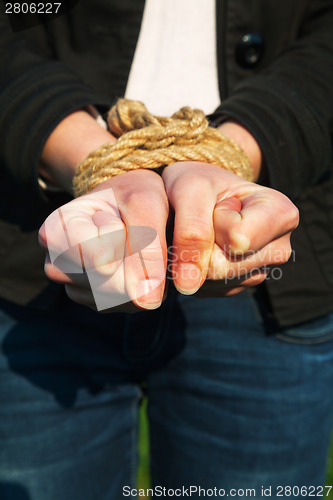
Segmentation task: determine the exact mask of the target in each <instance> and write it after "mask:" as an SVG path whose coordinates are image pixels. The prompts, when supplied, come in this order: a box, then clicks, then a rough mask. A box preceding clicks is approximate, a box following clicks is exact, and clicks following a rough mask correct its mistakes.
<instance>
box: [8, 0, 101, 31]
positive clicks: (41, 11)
mask: <svg viewBox="0 0 333 500" xmlns="http://www.w3.org/2000/svg"><path fill="white" fill-rule="evenodd" d="M78 3H79V0H58V1H55V0H52V1H48V0H19V1H15V0H10V1H8V0H2V2H0V7H1V14H2V13H3V12H4V13H5V14H6V15H7V16H8V20H9V23H10V26H11V29H12V31H13V32H17V31H23V30H26V29H29V28H33V27H34V26H38V25H39V24H45V23H47V22H49V21H52V20H53V19H56V18H57V17H61V16H63V15H66V14H68V12H69V11H70V10H71V9H73V7H75V6H76V5H77V4H78ZM92 3H93V2H92Z"/></svg>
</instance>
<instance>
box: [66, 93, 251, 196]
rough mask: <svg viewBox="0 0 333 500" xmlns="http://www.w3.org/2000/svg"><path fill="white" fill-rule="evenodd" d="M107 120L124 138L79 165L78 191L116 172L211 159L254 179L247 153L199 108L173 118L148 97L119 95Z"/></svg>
mask: <svg viewBox="0 0 333 500" xmlns="http://www.w3.org/2000/svg"><path fill="white" fill-rule="evenodd" d="M107 121H108V126H109V130H110V132H111V133H112V134H113V135H114V136H115V137H117V138H118V140H117V141H116V142H115V143H111V144H105V145H104V146H102V147H100V148H98V149H97V150H95V151H93V152H92V153H90V154H89V155H88V156H87V158H86V159H85V160H84V161H83V162H82V163H81V164H80V165H79V166H78V168H77V170H76V173H75V177H74V181H73V186H74V193H75V196H81V195H82V194H85V193H87V192H89V191H90V190H91V189H93V188H94V187H95V186H96V185H97V184H100V183H101V182H103V181H105V180H107V179H109V178H111V177H113V176H115V175H119V174H121V173H124V172H128V171H130V170H135V169H138V168H148V169H156V168H159V167H165V166H167V165H170V164H171V163H176V162H179V161H201V162H206V163H211V164H214V165H218V166H221V167H223V168H225V169H227V170H230V171H231V172H233V173H235V174H236V175H239V176H240V177H243V178H245V179H247V180H252V179H253V174H252V169H251V166H250V161H249V158H248V156H247V155H246V153H245V152H244V151H243V150H242V149H241V148H240V147H239V146H238V144H236V143H235V142H234V141H232V140H231V139H230V138H228V137H225V136H223V135H222V134H221V133H220V132H219V131H218V130H216V129H213V128H211V127H209V124H208V121H207V119H206V117H205V114H204V113H203V111H201V110H199V109H192V108H190V107H188V106H185V107H183V108H181V109H180V110H179V111H177V112H176V113H174V114H173V115H172V116H171V117H164V116H155V115H152V114H151V113H150V112H149V111H148V110H147V108H146V106H145V105H144V104H143V103H142V102H139V101H131V100H128V99H119V100H118V101H117V103H116V104H115V105H114V106H113V107H112V108H111V109H110V111H109V113H108V118H107Z"/></svg>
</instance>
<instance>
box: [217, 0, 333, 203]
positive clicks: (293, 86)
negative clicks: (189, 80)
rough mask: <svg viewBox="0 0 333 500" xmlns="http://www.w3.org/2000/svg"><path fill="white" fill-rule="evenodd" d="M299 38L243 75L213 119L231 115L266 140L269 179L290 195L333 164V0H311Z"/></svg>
mask: <svg viewBox="0 0 333 500" xmlns="http://www.w3.org/2000/svg"><path fill="white" fill-rule="evenodd" d="M309 6H310V7H309V11H308V13H307V15H306V19H305V20H304V23H303V25H302V26H301V31H300V35H299V37H298V39H297V40H296V41H295V42H294V43H293V44H292V45H290V46H289V48H288V49H287V50H285V51H284V52H283V53H281V54H280V55H279V57H277V58H276V59H275V60H274V62H272V63H271V64H270V65H269V66H267V67H266V68H264V69H263V70H261V71H259V72H258V73H257V74H254V75H253V76H250V77H247V78H245V79H244V80H242V81H241V82H240V83H239V84H238V85H237V86H236V87H235V89H234V90H233V91H232V93H231V94H230V95H229V96H228V97H227V98H226V99H225V100H224V101H223V102H222V104H221V105H220V106H219V108H218V109H217V110H216V112H215V113H214V114H213V119H215V120H216V119H218V117H221V116H224V117H232V118H233V119H236V120H237V121H239V122H240V123H242V124H243V125H244V126H245V127H247V128H248V130H249V131H250V132H251V133H252V135H253V136H254V137H255V138H256V140H257V142H258V143H259V145H260V146H261V149H262V152H263V155H264V159H265V164H266V165H267V168H268V174H269V183H270V185H271V186H272V187H273V188H275V189H278V190H279V191H282V192H284V193H285V194H287V195H288V196H290V197H291V198H296V197H298V196H300V195H301V194H302V192H303V191H304V189H305V188H306V187H308V186H311V185H313V184H315V183H316V182H318V180H320V179H321V178H322V177H324V176H325V174H327V173H328V172H329V171H330V169H331V165H332V136H331V132H332V122H333V84H332V78H333V36H332V30H333V2H332V1H331V0H313V1H311V2H309Z"/></svg>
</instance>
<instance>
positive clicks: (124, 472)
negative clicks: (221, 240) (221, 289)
mask: <svg viewBox="0 0 333 500" xmlns="http://www.w3.org/2000/svg"><path fill="white" fill-rule="evenodd" d="M258 311H259V309H257V306H256V304H255V302H254V300H253V298H252V296H251V295H250V294H247V293H244V294H241V295H239V296H236V297H234V298H230V299H223V300H220V299H198V298H195V297H185V296H181V295H179V294H177V293H176V292H175V291H174V290H170V293H169V296H168V299H167V300H166V301H165V303H164V304H163V305H162V307H161V308H160V309H159V310H157V311H153V312H140V313H137V314H133V315H124V314H106V315H105V314H104V315H98V314H96V313H94V312H92V311H90V310H88V309H85V308H82V307H80V306H78V305H76V304H74V303H72V302H70V301H69V300H67V299H64V301H63V303H62V305H61V307H59V309H58V310H56V311H53V312H52V313H46V312H43V311H35V310H34V311H33V310H28V309H24V308H21V307H19V306H14V305H11V304H9V303H6V302H1V312H0V345H1V357H0V443H1V444H0V499H1V500H79V499H80V500H81V499H82V500H120V499H121V498H124V497H123V495H122V489H123V487H124V486H125V485H129V486H131V487H135V482H136V477H135V476H136V467H137V415H138V408H139V404H140V401H141V397H142V393H143V391H144V392H145V393H146V394H147V396H148V413H149V418H150V431H151V463H152V479H153V484H154V485H160V486H165V487H167V488H177V487H188V486H190V485H197V486H201V487H202V488H214V487H216V488H224V489H225V490H226V492H228V491H229V490H230V489H231V488H235V489H238V488H244V489H245V488H255V489H256V492H257V497H258V498H262V497H261V486H264V487H265V488H267V487H270V486H271V487H272V495H271V496H272V497H273V498H274V497H275V496H276V495H275V494H276V486H277V485H286V486H288V485H289V486H295V485H299V486H303V485H304V486H309V485H314V486H316V485H320V484H322V483H323V482H324V479H325V465H326V459H327V451H328V445H329V439H330V432H331V425H332V415H333V391H332V382H333V340H331V336H332V334H333V314H331V315H328V316H326V317H324V318H321V319H319V320H316V321H313V322H311V323H307V324H303V325H299V326H297V327H293V328H292V329H286V330H284V331H281V330H280V331H276V332H275V333H273V334H271V333H270V334H268V333H267V332H266V329H265V326H264V325H265V323H264V322H263V321H262V319H261V317H260V314H259V312H258ZM309 338H310V339H311V342H310V343H309ZM290 339H291V340H292V341H290ZM196 496H198V495H194V494H193V495H192V498H194V497H196ZM127 498H128V497H127ZM252 498H253V495H252ZM291 498H293V496H292V495H291ZM303 498H305V496H303Z"/></svg>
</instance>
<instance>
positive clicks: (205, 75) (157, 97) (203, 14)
mask: <svg viewBox="0 0 333 500" xmlns="http://www.w3.org/2000/svg"><path fill="white" fill-rule="evenodd" d="M215 25H216V23H215V0H146V3H145V8H144V13H143V19H142V25H141V30H140V34H139V39H138V43H137V47H136V51H135V54H134V59H133V63H132V67H131V71H130V75H129V79H128V83H127V88H126V93H125V97H126V98H128V99H134V100H139V101H142V102H143V103H144V104H145V105H146V106H147V108H148V110H149V111H150V112H152V113H154V114H158V115H170V114H172V113H174V112H175V111H177V110H178V109H179V108H181V107H182V106H191V107H193V108H200V109H202V110H203V111H204V112H205V113H206V114H209V113H211V112H213V111H214V110H215V109H216V108H217V106H218V105H219V104H220V96H219V90H218V79H217V61H216V26H215Z"/></svg>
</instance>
